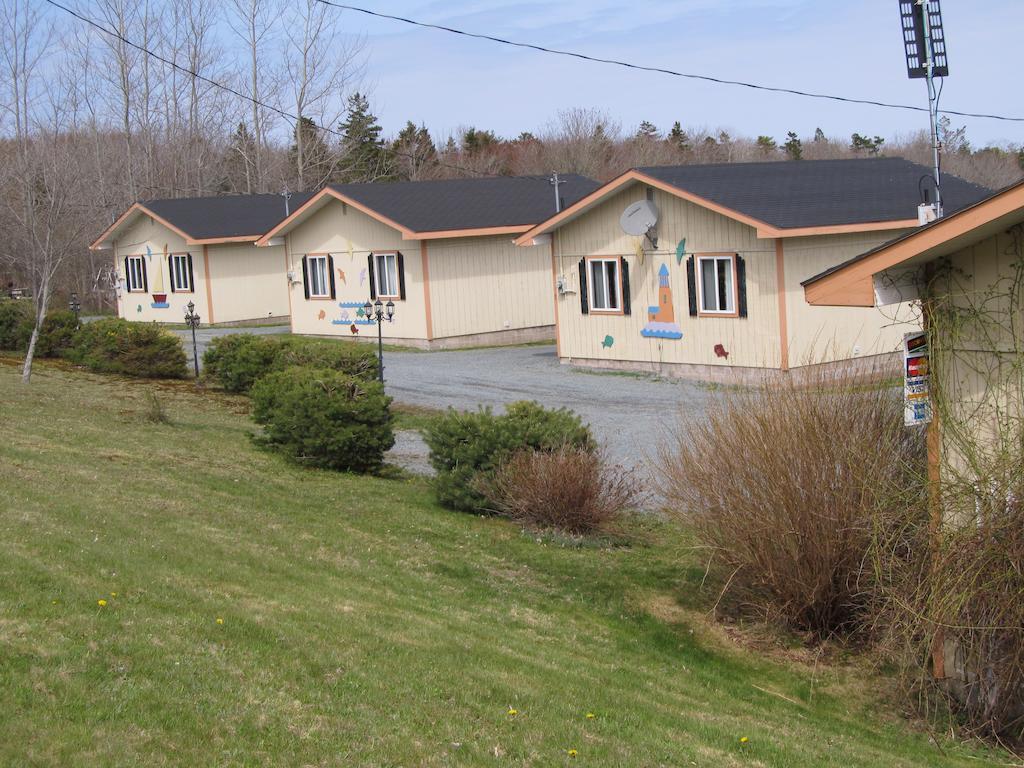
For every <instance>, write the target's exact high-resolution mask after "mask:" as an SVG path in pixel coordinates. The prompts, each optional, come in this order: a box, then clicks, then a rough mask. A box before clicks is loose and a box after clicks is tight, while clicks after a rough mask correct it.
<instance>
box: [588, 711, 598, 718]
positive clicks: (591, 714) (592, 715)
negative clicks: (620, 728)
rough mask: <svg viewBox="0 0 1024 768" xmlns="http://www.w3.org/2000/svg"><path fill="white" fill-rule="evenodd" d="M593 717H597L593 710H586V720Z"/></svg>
mask: <svg viewBox="0 0 1024 768" xmlns="http://www.w3.org/2000/svg"><path fill="white" fill-rule="evenodd" d="M595 717H597V715H595V714H594V713H593V712H587V720H593V719H594V718H595Z"/></svg>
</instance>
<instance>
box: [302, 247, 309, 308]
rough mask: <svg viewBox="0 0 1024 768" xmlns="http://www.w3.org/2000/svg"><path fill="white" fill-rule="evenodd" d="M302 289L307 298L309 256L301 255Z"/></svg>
mask: <svg viewBox="0 0 1024 768" xmlns="http://www.w3.org/2000/svg"><path fill="white" fill-rule="evenodd" d="M302 290H303V292H304V293H305V294H306V298H307V299H308V298H309V256H303V257H302Z"/></svg>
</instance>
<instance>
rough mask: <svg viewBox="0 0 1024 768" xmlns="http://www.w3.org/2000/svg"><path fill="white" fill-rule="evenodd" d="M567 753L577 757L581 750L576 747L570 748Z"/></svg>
mask: <svg viewBox="0 0 1024 768" xmlns="http://www.w3.org/2000/svg"><path fill="white" fill-rule="evenodd" d="M567 754H568V755H569V757H576V755H578V754H579V752H577V751H576V750H575V749H570V750H569V751H568V753H567Z"/></svg>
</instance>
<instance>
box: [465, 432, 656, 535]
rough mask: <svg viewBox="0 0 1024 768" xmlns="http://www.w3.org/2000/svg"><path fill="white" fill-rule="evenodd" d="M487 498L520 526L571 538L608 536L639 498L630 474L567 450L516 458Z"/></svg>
mask: <svg viewBox="0 0 1024 768" xmlns="http://www.w3.org/2000/svg"><path fill="white" fill-rule="evenodd" d="M485 495H486V496H487V497H488V498H489V499H491V501H492V503H493V504H494V506H495V508H496V511H497V512H498V513H500V514H503V515H505V516H507V517H510V518H511V519H513V520H515V521H517V522H519V523H523V524H525V525H529V526H532V527H535V528H554V529H557V530H559V531H563V532H565V533H570V534H575V535H583V534H590V533H598V532H601V533H607V532H610V531H611V529H612V527H613V525H614V522H615V520H616V519H617V518H618V517H619V516H620V515H621V514H622V513H623V512H625V511H627V510H629V509H632V508H635V507H636V506H638V505H639V503H640V502H641V499H642V492H641V490H640V482H639V481H638V479H637V478H636V475H635V474H634V472H633V471H632V470H628V469H624V468H622V467H620V466H617V465H612V464H609V463H607V462H606V461H605V459H604V458H603V457H602V456H601V454H600V452H595V451H588V450H583V449H579V448H572V447H569V446H564V447H562V448H559V449H558V450H555V451H553V452H541V451H520V452H519V453H516V454H514V455H513V456H512V457H511V458H509V459H508V460H507V461H505V462H504V463H503V464H502V465H501V466H500V467H499V469H498V471H497V472H496V473H495V475H494V477H493V479H492V480H491V481H490V482H489V483H488V486H487V488H486V490H485Z"/></svg>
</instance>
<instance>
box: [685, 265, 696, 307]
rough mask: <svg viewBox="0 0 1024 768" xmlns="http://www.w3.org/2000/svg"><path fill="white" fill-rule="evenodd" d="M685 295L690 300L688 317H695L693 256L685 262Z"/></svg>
mask: <svg viewBox="0 0 1024 768" xmlns="http://www.w3.org/2000/svg"><path fill="white" fill-rule="evenodd" d="M686 295H687V298H688V299H689V300H690V317H696V316H697V273H696V269H695V268H694V265H693V256H691V257H690V258H688V259H687V260H686Z"/></svg>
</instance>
